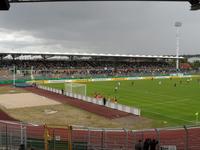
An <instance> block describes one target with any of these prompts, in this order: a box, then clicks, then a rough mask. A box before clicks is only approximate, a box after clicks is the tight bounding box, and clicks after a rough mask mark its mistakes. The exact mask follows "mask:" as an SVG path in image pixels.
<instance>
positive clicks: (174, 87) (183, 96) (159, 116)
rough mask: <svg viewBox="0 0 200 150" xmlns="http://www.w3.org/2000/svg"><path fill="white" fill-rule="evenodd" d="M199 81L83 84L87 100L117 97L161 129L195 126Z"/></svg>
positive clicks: (199, 107)
mask: <svg viewBox="0 0 200 150" xmlns="http://www.w3.org/2000/svg"><path fill="white" fill-rule="evenodd" d="M199 80H200V79H199V78H182V79H181V78H180V79H156V80H133V81H101V82H100V81H99V82H88V83H85V84H87V95H88V96H94V95H95V93H99V94H101V95H102V96H105V97H107V98H113V97H116V98H117V100H118V103H121V104H125V105H128V106H134V107H138V108H140V109H141V116H142V117H146V118H149V119H152V120H153V122H154V124H155V127H164V126H179V125H190V124H196V123H197V119H198V118H197V117H198V116H197V112H199V113H200V81H199ZM118 82H120V85H119V83H118ZM48 86H50V87H54V88H58V89H64V83H53V84H48ZM116 86H118V89H117V90H115V87H116Z"/></svg>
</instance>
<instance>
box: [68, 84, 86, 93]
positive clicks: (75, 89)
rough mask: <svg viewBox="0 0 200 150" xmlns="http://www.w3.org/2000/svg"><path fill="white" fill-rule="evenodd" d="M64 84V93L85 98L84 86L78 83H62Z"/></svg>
mask: <svg viewBox="0 0 200 150" xmlns="http://www.w3.org/2000/svg"><path fill="white" fill-rule="evenodd" d="M64 84H65V91H66V92H70V93H76V94H80V95H84V96H86V90H87V89H86V84H80V83H72V82H71V83H64Z"/></svg>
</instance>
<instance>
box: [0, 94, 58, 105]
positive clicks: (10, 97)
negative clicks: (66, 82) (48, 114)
mask: <svg viewBox="0 0 200 150" xmlns="http://www.w3.org/2000/svg"><path fill="white" fill-rule="evenodd" d="M58 104H60V103H59V102H57V101H54V100H52V99H49V98H46V97H43V96H40V95H36V94H33V93H17V94H1V95H0V105H1V106H3V107H5V108H6V109H13V108H24V107H34V106H45V105H58Z"/></svg>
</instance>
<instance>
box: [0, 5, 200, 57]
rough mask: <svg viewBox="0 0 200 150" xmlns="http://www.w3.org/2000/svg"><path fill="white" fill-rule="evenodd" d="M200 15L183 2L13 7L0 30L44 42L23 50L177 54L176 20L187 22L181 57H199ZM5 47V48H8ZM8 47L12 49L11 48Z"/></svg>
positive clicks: (2, 18) (0, 21)
mask: <svg viewBox="0 0 200 150" xmlns="http://www.w3.org/2000/svg"><path fill="white" fill-rule="evenodd" d="M199 17H200V12H198V11H197V12H191V11H189V4H188V3H184V2H183V3H182V2H177V3H176V2H174V3H169V2H162V3H160V2H74V3H73V2H66V3H37V4H36V3H34V4H12V5H11V10H10V11H9V12H0V28H5V29H8V30H11V31H20V30H21V31H26V32H27V33H28V34H30V35H31V36H33V37H34V38H39V39H41V40H42V41H43V44H41V43H32V44H31V43H26V44H23V43H21V44H20V43H15V42H14V43H12V44H11V46H10V47H12V48H13V47H15V45H16V47H17V48H20V46H21V48H22V49H29V48H30V49H33V48H38V47H39V48H42V47H43V48H44V49H42V50H44V51H53V50H52V49H54V50H55V49H56V50H57V51H61V52H62V51H64V52H70V51H78V52H95V53H121V54H123V53H124V54H174V53H175V48H176V41H175V27H173V24H174V22H175V21H177V20H178V21H182V22H183V26H182V27H181V53H182V54H187V53H199V50H198V49H199V46H200V44H199V41H198V39H200V34H199V31H198V25H199V24H200V21H199V20H198V18H199ZM4 45H5V44H4ZM8 47H9V46H8Z"/></svg>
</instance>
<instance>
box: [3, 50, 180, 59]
mask: <svg viewBox="0 0 200 150" xmlns="http://www.w3.org/2000/svg"><path fill="white" fill-rule="evenodd" d="M8 55H12V56H14V57H19V56H25V55H29V56H30V55H32V56H34V55H41V56H46V57H48V58H50V57H54V56H80V57H121V58H160V59H176V58H177V57H176V56H172V55H171V56H170V55H133V54H103V53H99V54H97V53H59V52H14V51H12V52H0V56H1V57H6V56H8ZM178 58H179V59H183V58H184V57H178Z"/></svg>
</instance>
